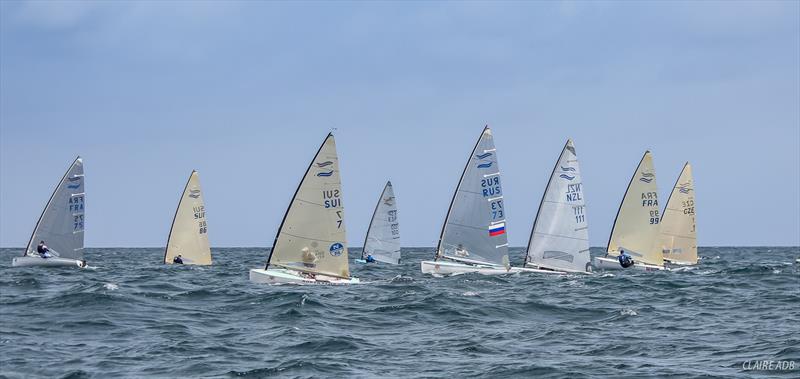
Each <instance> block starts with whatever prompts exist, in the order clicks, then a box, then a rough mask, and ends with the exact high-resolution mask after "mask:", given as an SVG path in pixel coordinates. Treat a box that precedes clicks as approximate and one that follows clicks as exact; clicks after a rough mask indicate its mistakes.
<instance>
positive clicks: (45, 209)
mask: <svg viewBox="0 0 800 379" xmlns="http://www.w3.org/2000/svg"><path fill="white" fill-rule="evenodd" d="M79 162H81V157H80V155H79V156H77V157H76V158H75V160H74V161H72V164H70V165H69V167H68V168H67V171H66V172H64V175H63V176H61V180H59V181H58V184H56V188H55V189H53V192H52V193H50V198H49V199H47V204H45V205H44V209H42V213H41V214H40V215H39V219H38V220H36V225H35V226H34V227H33V232H31V238H30V239H29V240H28V246H26V247H25V252H24V253H23V254H22V255H23V256H25V255H28V253H29V252H31V247H32V246H33V244H34V243H35V242H34V240H35V238H36V231H37V230H38V229H39V225H40V224H41V223H42V218H43V217H44V215H45V213H47V210H48V209H49V208H50V204H52V202H53V198H55V197H56V194H57V193H58V191H59V190H60V189H61V185H62V184H63V183H64V179H66V178H67V175H69V173H70V172H72V168H73V167H74V166H75V164H77V163H79Z"/></svg>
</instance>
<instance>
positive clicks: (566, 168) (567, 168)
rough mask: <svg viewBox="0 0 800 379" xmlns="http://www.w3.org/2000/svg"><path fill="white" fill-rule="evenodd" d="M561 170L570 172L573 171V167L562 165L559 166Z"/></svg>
mask: <svg viewBox="0 0 800 379" xmlns="http://www.w3.org/2000/svg"><path fill="white" fill-rule="evenodd" d="M561 171H572V172H575V167H564V166H561Z"/></svg>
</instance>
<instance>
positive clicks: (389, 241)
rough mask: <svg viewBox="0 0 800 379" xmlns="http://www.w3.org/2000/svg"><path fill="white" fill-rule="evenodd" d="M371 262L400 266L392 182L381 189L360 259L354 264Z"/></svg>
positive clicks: (398, 228) (398, 237)
mask: <svg viewBox="0 0 800 379" xmlns="http://www.w3.org/2000/svg"><path fill="white" fill-rule="evenodd" d="M372 262H384V263H390V264H400V224H399V223H398V221H397V199H396V198H395V196H394V188H393V187H392V182H386V186H384V187H383V192H382V193H381V197H379V198H378V204H376V205H375V211H374V212H373V213H372V219H371V220H370V222H369V227H368V228H367V236H366V238H365V239H364V249H363V251H362V252H361V259H356V263H372Z"/></svg>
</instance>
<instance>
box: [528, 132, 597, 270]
mask: <svg viewBox="0 0 800 379" xmlns="http://www.w3.org/2000/svg"><path fill="white" fill-rule="evenodd" d="M583 190H584V188H583V182H582V177H581V170H580V166H579V164H578V157H577V155H576V153H575V147H574V146H573V143H572V141H571V140H567V143H566V144H565V145H564V148H563V149H562V150H561V154H560V155H559V157H558V159H557V160H556V164H555V166H554V167H553V171H552V172H551V174H550V179H549V180H548V182H547V186H546V187H545V192H544V194H543V195H542V200H541V202H540V203H539V210H538V211H537V212H536V219H535V220H534V222H533V228H532V229H531V236H530V240H529V241H528V251H527V254H526V257H525V264H526V265H528V264H530V265H535V266H538V267H543V268H548V269H555V270H568V271H586V268H587V266H588V265H589V262H590V259H591V258H590V256H589V232H588V222H587V219H586V202H585V198H584V191H583Z"/></svg>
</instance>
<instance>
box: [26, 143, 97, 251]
mask: <svg viewBox="0 0 800 379" xmlns="http://www.w3.org/2000/svg"><path fill="white" fill-rule="evenodd" d="M84 179H85V177H84V174H83V159H81V157H77V158H76V159H75V161H73V162H72V164H71V165H70V167H69V169H67V172H66V173H64V176H63V177H62V178H61V181H59V183H58V185H57V186H56V188H55V190H54V191H53V193H52V195H50V199H49V200H48V201H47V204H46V205H45V208H44V210H43V211H42V214H41V215H40V216H39V220H37V221H36V226H35V227H34V229H33V233H31V239H30V240H28V245H27V247H26V248H25V253H24V255H37V252H36V246H37V245H38V243H39V241H44V242H45V244H46V245H47V246H48V248H49V249H50V250H51V253H52V254H53V255H56V256H59V257H61V258H69V259H77V260H79V259H83V240H84V233H83V230H84V222H85V203H86V195H85V190H84V188H85V183H84Z"/></svg>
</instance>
